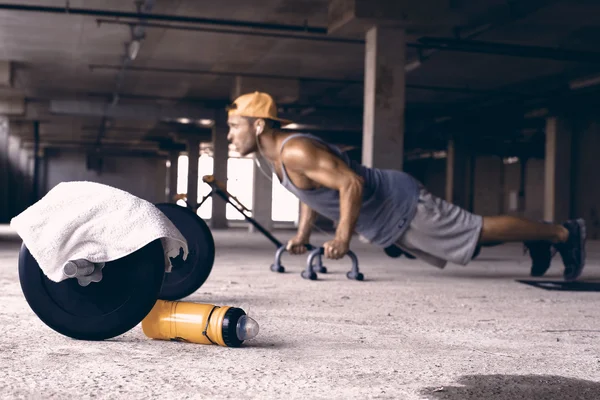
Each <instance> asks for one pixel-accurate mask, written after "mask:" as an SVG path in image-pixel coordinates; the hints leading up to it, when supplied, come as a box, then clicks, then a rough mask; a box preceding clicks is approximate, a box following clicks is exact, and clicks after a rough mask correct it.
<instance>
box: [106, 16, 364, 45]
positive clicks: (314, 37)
mask: <svg viewBox="0 0 600 400" xmlns="http://www.w3.org/2000/svg"><path fill="white" fill-rule="evenodd" d="M96 23H97V24H98V26H101V25H102V24H109V25H132V24H134V22H130V21H122V20H114V19H106V18H98V19H96ZM145 26H146V27H147V28H159V29H173V30H180V31H192V32H206V33H219V34H224V35H244V36H257V37H266V38H280V39H294V40H308V41H315V42H329V43H346V44H355V45H364V44H365V41H364V40H362V39H350V38H343V37H335V36H325V35H322V34H321V35H312V36H311V35H299V34H290V33H279V32H274V31H269V30H267V31H263V32H261V31H259V30H256V29H255V30H240V29H222V28H206V27H201V26H193V25H172V24H161V23H156V22H148V23H146V24H145Z"/></svg>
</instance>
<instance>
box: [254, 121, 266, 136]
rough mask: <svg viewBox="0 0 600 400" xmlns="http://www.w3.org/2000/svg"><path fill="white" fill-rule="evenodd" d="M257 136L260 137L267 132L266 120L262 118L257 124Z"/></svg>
mask: <svg viewBox="0 0 600 400" xmlns="http://www.w3.org/2000/svg"><path fill="white" fill-rule="evenodd" d="M254 124H255V127H256V134H257V135H260V134H261V133H263V132H264V131H265V120H264V119H262V118H259V119H257V120H256V121H255V122H254Z"/></svg>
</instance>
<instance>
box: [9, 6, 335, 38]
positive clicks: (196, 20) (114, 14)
mask: <svg viewBox="0 0 600 400" xmlns="http://www.w3.org/2000/svg"><path fill="white" fill-rule="evenodd" d="M0 10H10V11H26V12H38V13H50V14H63V15H85V16H91V17H106V18H129V19H134V20H149V21H163V22H179V23H188V24H205V25H221V26H232V27H238V28H250V29H263V30H274V31H288V32H305V33H318V34H323V35H325V34H327V28H326V27H316V26H308V25H287V24H271V23H264V22H252V21H238V20H232V19H217V18H201V17H189V16H183V15H166V14H147V13H145V12H141V13H137V12H126V11H113V10H98V9H89V8H77V7H68V8H67V7H48V6H29V5H22V4H0Z"/></svg>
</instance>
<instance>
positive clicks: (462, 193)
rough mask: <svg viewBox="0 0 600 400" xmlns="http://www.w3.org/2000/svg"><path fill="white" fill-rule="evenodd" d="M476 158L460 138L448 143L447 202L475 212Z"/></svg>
mask: <svg viewBox="0 0 600 400" xmlns="http://www.w3.org/2000/svg"><path fill="white" fill-rule="evenodd" d="M474 166H475V163H474V157H473V155H472V154H471V152H470V150H469V147H468V145H467V144H466V143H465V142H464V141H463V140H462V139H460V138H453V139H451V140H450V141H449V142H448V150H447V157H446V201H448V202H450V203H453V204H456V205H457V206H460V207H462V208H465V209H466V210H469V211H472V210H473V186H474V178H475V176H474V175H475V174H474Z"/></svg>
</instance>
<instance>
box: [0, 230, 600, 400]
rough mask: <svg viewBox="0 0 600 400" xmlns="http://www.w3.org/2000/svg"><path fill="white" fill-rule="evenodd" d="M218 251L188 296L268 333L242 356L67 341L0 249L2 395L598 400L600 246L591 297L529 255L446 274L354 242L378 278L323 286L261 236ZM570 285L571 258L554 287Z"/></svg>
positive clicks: (330, 278) (7, 250) (242, 237)
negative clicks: (238, 310) (535, 276)
mask: <svg viewBox="0 0 600 400" xmlns="http://www.w3.org/2000/svg"><path fill="white" fill-rule="evenodd" d="M4 230H6V229H5V228H4ZM0 231H2V229H0ZM226 235H230V236H226ZM289 235H290V233H288V232H277V233H276V236H278V237H280V239H281V240H285V239H287V238H288V237H289ZM4 236H5V238H6V236H8V235H7V234H5V235H4ZM318 238H319V239H321V240H322V239H323V237H321V236H319V237H318ZM215 240H216V243H217V260H216V264H215V268H214V270H213V273H212V275H211V276H210V278H209V280H208V281H207V282H206V284H205V285H204V286H203V287H202V288H200V289H199V290H198V291H197V292H196V293H195V294H194V295H192V296H191V297H189V298H188V299H187V300H189V301H197V302H206V303H213V304H217V305H233V306H241V307H242V308H244V309H245V310H247V311H249V313H250V315H251V316H253V317H254V318H255V319H256V320H257V321H258V322H259V324H260V326H261V331H260V334H259V336H258V337H257V338H256V339H255V340H253V341H250V342H247V344H246V345H245V346H244V347H242V348H239V349H231V348H223V347H218V346H206V345H196V344H184V343H178V342H164V341H154V340H150V339H148V338H146V337H145V336H144V335H143V333H142V331H141V327H139V326H138V327H136V328H134V329H133V330H131V331H130V332H128V333H126V334H124V335H122V336H120V337H117V338H115V339H113V340H109V341H105V342H80V341H75V340H72V339H69V338H66V337H63V336H61V335H59V334H57V333H55V332H54V331H52V330H50V329H49V328H47V327H46V326H45V325H44V324H43V323H42V322H41V321H40V320H39V319H38V318H37V317H36V316H35V315H34V314H33V312H32V311H31V309H30V308H29V306H28V305H27V303H26V302H25V300H24V298H23V295H22V292H21V289H20V286H19V283H18V277H17V252H18V248H19V243H18V242H15V241H13V242H11V241H6V240H5V241H0V304H2V307H1V308H0V398H3V399H15V398H18V399H22V398H27V399H29V398H31V399H88V398H94V399H115V398H118V399H151V398H160V399H165V400H166V399H178V400H179V399H204V398H206V399H209V398H210V399H229V398H231V399H234V398H235V399H247V398H260V399H281V398H285V399H371V398H372V399H434V400H435V399H453V400H458V399H461V400H464V399H489V400H499V399H511V400H512V399H545V400H558V399H561V400H562V399H582V400H588V399H589V400H591V399H599V398H600V340H599V339H600V322H598V321H600V307H598V304H600V243H590V244H589V261H588V266H587V268H586V270H585V272H584V274H583V277H582V280H585V281H591V282H596V283H597V284H598V286H599V287H597V288H596V290H597V291H596V292H577V291H558V290H545V289H541V288H538V287H534V286H531V285H526V284H523V283H519V282H517V281H516V280H518V279H529V276H528V272H529V265H530V264H529V259H528V257H526V256H523V255H522V253H521V251H520V247H519V246H501V247H496V248H490V249H485V250H484V251H483V252H482V254H481V256H480V258H479V259H478V261H476V262H474V263H473V264H471V265H470V266H468V267H459V266H456V265H450V266H448V268H447V269H446V270H437V269H435V268H433V267H429V266H427V265H425V264H423V263H421V262H418V261H411V260H407V259H406V258H400V259H391V258H387V257H386V256H385V255H384V254H383V253H382V252H381V251H378V250H376V249H374V248H369V247H367V246H366V245H364V244H362V243H360V242H359V241H358V240H355V241H354V242H353V249H354V250H355V252H356V253H357V254H358V256H359V257H360V261H361V266H362V271H363V272H364V273H365V275H366V279H367V280H366V281H365V282H356V281H349V280H348V279H346V277H345V272H346V271H347V269H348V268H349V264H348V260H347V259H346V260H344V261H335V262H334V261H328V262H327V263H326V265H327V266H328V267H329V268H330V270H331V273H330V274H327V275H320V278H321V280H319V281H316V282H312V281H306V280H303V279H301V278H300V271H301V269H302V267H303V265H304V262H305V257H295V258H292V257H290V256H287V257H284V264H285V266H286V267H287V269H288V271H289V273H286V274H276V273H273V272H271V271H270V270H269V265H270V264H271V262H272V258H273V254H274V250H275V248H274V246H272V245H271V243H270V242H268V241H267V240H266V239H265V238H264V237H263V236H262V235H260V234H248V233H245V232H239V231H237V232H234V233H227V234H226V233H224V232H215ZM314 243H315V244H320V243H322V241H320V240H315V241H314ZM561 273H562V266H561V263H560V257H559V256H557V257H556V258H555V261H554V265H553V267H552V268H551V270H550V271H549V274H548V276H547V277H546V278H547V279H550V280H557V281H560V278H561Z"/></svg>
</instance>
